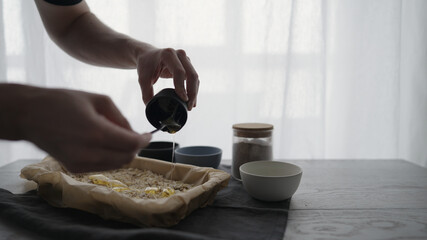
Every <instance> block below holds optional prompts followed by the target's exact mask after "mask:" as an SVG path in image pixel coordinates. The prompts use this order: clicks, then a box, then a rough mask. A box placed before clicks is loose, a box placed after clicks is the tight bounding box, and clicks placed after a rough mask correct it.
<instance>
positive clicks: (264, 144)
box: [231, 123, 273, 180]
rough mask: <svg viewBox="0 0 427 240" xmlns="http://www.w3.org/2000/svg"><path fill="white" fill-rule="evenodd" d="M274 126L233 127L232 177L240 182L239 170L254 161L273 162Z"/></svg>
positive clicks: (243, 125) (241, 125)
mask: <svg viewBox="0 0 427 240" xmlns="http://www.w3.org/2000/svg"><path fill="white" fill-rule="evenodd" d="M272 135H273V125H271V124H266V123H239V124H234V125H233V156H232V162H231V169H232V171H231V175H232V176H233V177H234V178H235V179H237V180H240V171H239V168H240V166H241V165H242V164H244V163H247V162H253V161H262V160H273V137H272Z"/></svg>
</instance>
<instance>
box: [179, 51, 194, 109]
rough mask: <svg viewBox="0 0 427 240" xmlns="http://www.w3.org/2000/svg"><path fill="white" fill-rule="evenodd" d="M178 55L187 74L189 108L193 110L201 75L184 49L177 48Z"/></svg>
mask: <svg viewBox="0 0 427 240" xmlns="http://www.w3.org/2000/svg"><path fill="white" fill-rule="evenodd" d="M177 56H178V58H179V60H180V61H181V64H182V66H183V67H184V69H185V73H186V75H187V88H186V89H187V95H188V110H191V109H192V108H193V107H194V105H195V103H196V101H197V93H198V91H199V75H198V74H197V72H196V70H195V69H194V67H193V65H192V64H191V62H190V58H188V57H187V55H186V53H185V51H184V50H182V49H180V50H177Z"/></svg>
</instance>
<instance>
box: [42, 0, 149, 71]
mask: <svg viewBox="0 0 427 240" xmlns="http://www.w3.org/2000/svg"><path fill="white" fill-rule="evenodd" d="M36 5H37V8H38V9H39V12H40V16H41V18H42V21H43V24H44V25H45V28H46V30H47V32H48V34H49V36H50V37H51V39H52V40H53V41H54V42H55V43H56V44H57V45H58V46H59V47H61V48H62V49H63V50H64V51H65V52H67V53H68V54H69V55H71V56H73V57H75V58H77V59H79V60H81V61H83V62H86V63H89V64H93V65H97V66H105V67H115V68H135V67H136V62H137V59H136V57H137V55H138V54H141V53H144V51H149V50H151V49H153V48H154V47H153V46H151V45H149V44H146V43H143V42H140V41H137V40H134V39H132V38H130V37H128V36H126V35H124V34H121V33H118V32H116V31H114V30H113V29H111V28H109V27H108V26H106V25H105V24H104V23H102V22H101V21H100V20H99V19H98V18H97V17H96V16H95V15H93V14H92V13H91V12H90V9H89V7H88V6H87V4H86V2H84V1H83V2H81V3H79V4H77V5H74V6H55V5H52V4H49V3H47V2H45V1H43V0H36Z"/></svg>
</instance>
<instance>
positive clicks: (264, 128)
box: [233, 123, 273, 138]
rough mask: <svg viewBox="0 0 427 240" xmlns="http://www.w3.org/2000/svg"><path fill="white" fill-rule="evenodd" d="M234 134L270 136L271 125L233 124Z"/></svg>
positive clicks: (256, 136) (241, 135) (253, 136)
mask: <svg viewBox="0 0 427 240" xmlns="http://www.w3.org/2000/svg"><path fill="white" fill-rule="evenodd" d="M233 129H234V130H235V136H238V137H250V138H259V137H270V136H271V130H273V125H271V124H268V123H238V124H234V125H233Z"/></svg>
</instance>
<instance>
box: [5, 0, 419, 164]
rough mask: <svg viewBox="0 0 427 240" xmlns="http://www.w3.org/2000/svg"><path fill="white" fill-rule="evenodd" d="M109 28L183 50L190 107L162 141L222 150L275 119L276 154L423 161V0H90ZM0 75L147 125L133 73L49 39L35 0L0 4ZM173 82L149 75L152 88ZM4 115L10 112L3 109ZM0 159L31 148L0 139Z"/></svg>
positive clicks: (31, 152) (27, 153) (35, 153)
mask: <svg viewBox="0 0 427 240" xmlns="http://www.w3.org/2000/svg"><path fill="white" fill-rule="evenodd" d="M87 2H88V4H89V6H90V7H91V9H92V11H93V12H94V13H95V14H97V16H98V17H99V18H100V19H101V20H102V21H104V22H105V23H106V24H108V25H109V26H111V27H112V28H114V29H115V30H117V31H120V32H124V33H126V34H129V35H131V36H133V37H134V38H137V39H141V40H143V41H146V42H150V43H152V44H154V45H156V46H158V47H174V48H182V49H185V50H186V52H187V54H188V55H189V56H190V58H191V60H192V62H193V64H194V66H195V67H196V69H197V71H198V73H199V75H200V81H201V85H200V93H199V100H198V106H197V107H196V108H195V109H194V110H193V111H191V112H190V113H189V118H188V122H187V124H186V126H185V127H184V129H182V130H181V131H180V132H178V133H177V134H176V135H175V136H174V137H172V136H171V135H168V134H165V133H160V134H156V135H155V136H154V140H169V141H171V140H172V139H173V138H174V139H175V140H176V141H177V142H178V143H179V144H180V145H181V146H188V145H214V146H218V147H220V148H222V149H223V151H224V152H223V158H224V159H230V158H231V136H232V129H231V126H232V124H234V123H239V122H267V123H271V124H273V125H274V158H276V159H386V158H394V159H397V158H399V159H405V160H408V161H411V162H414V163H417V164H419V165H423V166H427V148H426V147H425V145H426V143H427V44H426V42H427V15H426V14H425V12H427V2H426V1H422V0H419V1H413V0H408V1H400V0H392V1H390V0H384V1H377V0H376V1H371V0H369V1H359V0H354V1H338V0H337V1H327V0H325V1H311V0H302V1H301V0H294V1H284V0H264V1H263V0H240V1H238V0H215V1H213V0H203V1H202V0H180V1H176V0H145V1H130V0H129V1H114V0H87ZM0 8H1V11H0V81H2V82H18V83H26V84H32V85H38V86H45V87H64V88H72V89H80V90H85V91H91V92H97V93H102V94H107V95H109V96H111V97H112V99H113V100H114V101H115V103H116V104H117V105H118V107H119V108H120V109H121V111H122V112H123V114H124V115H125V116H126V117H127V118H128V119H129V121H130V123H131V125H132V126H133V128H134V129H135V130H136V131H138V132H145V131H150V130H152V128H153V127H152V126H150V124H149V123H148V121H147V120H146V118H145V113H144V110H145V107H144V105H143V103H142V101H141V93H140V90H139V86H138V83H137V74H136V71H135V70H117V69H107V68H99V67H94V66H89V65H86V64H83V63H80V62H78V61H76V60H74V59H72V58H71V57H69V56H68V55H66V54H65V53H63V52H62V51H61V50H60V49H59V48H58V47H57V46H56V45H54V44H53V43H52V42H51V41H50V39H49V38H48V37H47V35H46V33H45V31H44V28H43V26H42V23H41V20H40V17H39V15H38V12H37V10H36V8H35V4H34V2H32V1H27V0H13V1H12V0H2V1H0ZM170 86H172V82H171V81H170V80H160V81H159V83H158V84H156V90H157V91H158V90H160V89H162V88H164V87H170ZM0 114H7V113H0ZM0 151H1V152H0V154H1V158H0V161H1V162H0V164H5V163H7V162H8V161H14V160H18V159H21V158H41V157H43V156H44V155H45V153H44V152H42V151H40V150H38V149H37V148H36V147H34V146H33V145H32V144H30V143H26V142H7V141H1V142H0Z"/></svg>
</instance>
